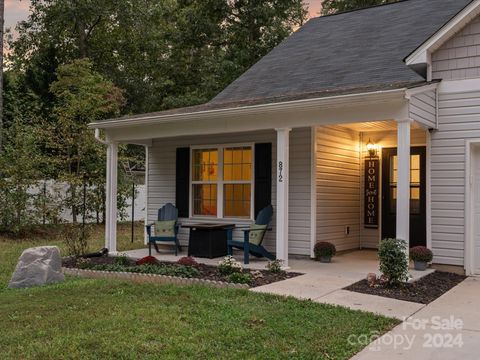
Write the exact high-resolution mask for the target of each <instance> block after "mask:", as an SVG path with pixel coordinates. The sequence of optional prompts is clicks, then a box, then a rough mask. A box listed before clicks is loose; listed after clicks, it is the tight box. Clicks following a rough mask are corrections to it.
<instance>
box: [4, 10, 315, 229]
mask: <svg viewBox="0 0 480 360" xmlns="http://www.w3.org/2000/svg"><path fill="white" fill-rule="evenodd" d="M30 4H31V6H30V15H29V17H28V19H27V20H26V21H23V22H21V23H20V24H19V25H18V26H17V28H16V30H17V34H18V36H16V37H15V38H14V37H9V39H8V47H9V55H8V64H9V67H8V71H7V72H6V74H5V81H4V84H5V86H4V89H3V95H4V97H5V111H4V125H5V126H4V128H5V131H6V134H5V135H6V136H5V153H4V154H1V155H0V156H1V159H0V164H1V165H2V167H0V181H1V182H2V183H1V184H0V185H2V189H6V190H5V191H4V192H3V195H5V194H7V195H8V194H10V195H12V196H10V195H9V196H6V195H5V196H3V195H1V196H3V197H1V196H0V202H1V203H0V206H3V209H0V211H1V213H0V217H1V218H2V219H7V218H8V219H10V220H8V223H9V224H12V222H14V221H15V219H17V220H18V218H20V217H22V218H23V219H25V222H28V221H29V220H28V217H27V216H26V215H28V214H34V212H30V213H29V212H28V211H30V210H31V209H32V206H33V207H34V208H35V207H36V208H40V209H43V210H42V211H43V215H42V217H43V218H45V214H46V213H47V212H48V213H49V214H50V213H51V211H50V210H48V208H49V204H54V203H55V201H56V200H55V201H53V200H52V201H51V199H50V198H48V196H47V194H46V193H45V194H44V195H43V198H41V197H40V195H41V194H40V195H38V194H37V195H38V196H34V197H33V198H32V197H31V196H30V195H29V194H28V188H29V187H31V186H33V185H35V184H37V185H38V184H39V183H41V184H43V183H45V181H46V180H49V179H51V180H53V181H57V182H59V181H60V182H66V183H68V184H69V192H68V194H67V195H66V197H65V198H64V199H61V200H62V202H63V206H66V207H68V208H70V209H71V210H72V213H73V216H74V219H75V218H76V217H77V214H78V215H79V214H80V212H81V210H82V209H81V208H80V206H81V205H80V204H81V202H82V201H83V199H82V198H83V194H82V192H83V189H84V185H86V186H87V188H88V189H89V192H88V194H87V203H88V210H89V211H92V210H93V211H96V212H97V214H98V213H99V212H101V211H102V207H103V204H104V203H105V201H104V200H105V199H104V196H105V194H104V186H105V149H104V148H103V147H102V146H101V145H100V144H98V143H96V142H95V140H94V137H93V134H92V131H91V130H89V129H88V128H87V124H88V123H89V122H91V121H96V120H100V119H105V118H108V117H116V116H119V115H123V114H132V113H143V112H150V111H158V110H164V109H169V108H172V107H181V106H188V105H194V104H198V103H203V102H206V101H208V100H210V99H211V98H212V97H213V96H215V95H216V94H217V93H218V92H220V91H221V90H222V89H223V88H224V87H225V86H226V85H228V84H229V83H230V82H231V81H232V80H234V79H235V78H236V77H238V76H239V75H240V74H241V73H243V72H244V71H245V70H246V69H247V68H249V67H250V66H251V65H253V64H254V63H255V62H256V61H258V60H259V59H260V58H261V57H262V56H263V55H265V54H266V53H267V52H269V51H270V50H271V49H272V48H273V47H274V46H276V45H277V44H278V43H279V42H281V41H282V40H283V39H284V38H285V37H287V36H288V35H289V34H290V33H291V32H292V31H293V29H294V28H296V27H298V26H299V25H301V24H302V23H303V21H304V20H305V17H306V13H307V12H306V9H305V8H304V6H303V1H302V0H262V1H260V0H162V1H158V0H122V1H117V0H102V1H97V0H31V1H30ZM142 151H143V149H141V150H140V151H138V149H137V150H135V148H132V147H122V148H121V151H120V157H121V160H123V159H131V158H133V157H135V158H136V159H135V160H136V161H137V162H138V161H141V156H139V154H140V152H142ZM16 154H18V158H17V159H16V157H17V155H16ZM139 159H140V160H139ZM119 177H120V179H119V182H120V184H119V193H120V197H119V210H120V211H121V210H122V207H124V206H125V205H126V202H125V199H126V193H127V192H129V191H130V183H131V182H130V180H128V179H126V177H125V172H122V171H120V172H119ZM7 189H8V191H7ZM16 196H17V197H18V198H17V199H14V198H15V197H16ZM12 199H13V200H12ZM36 202H37V203H38V202H40V204H41V205H40V206H38V204H36ZM7 208H8V209H12V211H10V214H11V216H7V217H5V216H4V209H7ZM47 210H48V211H47ZM102 217H103V216H102ZM30 220H31V221H33V219H30ZM36 221H38V219H37V220H36ZM8 226H10V225H6V227H8Z"/></svg>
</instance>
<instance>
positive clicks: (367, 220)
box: [364, 158, 380, 229]
mask: <svg viewBox="0 0 480 360" xmlns="http://www.w3.org/2000/svg"><path fill="white" fill-rule="evenodd" d="M379 168H380V161H379V160H378V158H369V159H366V160H365V201H364V204H365V205H364V207H365V208H364V214H365V216H364V226H365V227H366V228H374V229H376V228H378V210H379V209H378V195H379V184H378V183H379V181H378V180H379V179H378V178H379Z"/></svg>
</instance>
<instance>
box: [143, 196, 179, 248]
mask: <svg viewBox="0 0 480 360" xmlns="http://www.w3.org/2000/svg"><path fill="white" fill-rule="evenodd" d="M158 221H174V223H173V225H172V226H173V229H171V230H172V231H171V233H173V234H174V235H173V236H159V235H158V233H157V234H155V233H153V234H152V227H153V228H154V230H155V223H153V224H149V225H147V226H146V227H147V236H148V255H149V256H151V255H152V244H153V246H154V247H155V250H156V251H157V253H159V252H160V251H159V249H158V246H157V242H159V243H173V244H174V246H175V256H176V255H178V251H182V249H181V247H180V243H179V242H178V237H177V235H178V230H179V229H180V224H179V223H178V209H177V208H176V207H175V206H174V205H172V204H171V203H168V204H165V205H164V206H163V207H162V208H160V209H159V210H158Z"/></svg>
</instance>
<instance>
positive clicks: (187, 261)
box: [177, 256, 198, 266]
mask: <svg viewBox="0 0 480 360" xmlns="http://www.w3.org/2000/svg"><path fill="white" fill-rule="evenodd" d="M177 264H179V265H185V266H198V262H197V261H196V260H195V259H194V258H193V257H191V256H184V257H182V258H180V259H178V261H177Z"/></svg>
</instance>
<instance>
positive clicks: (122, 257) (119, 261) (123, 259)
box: [113, 254, 130, 266]
mask: <svg viewBox="0 0 480 360" xmlns="http://www.w3.org/2000/svg"><path fill="white" fill-rule="evenodd" d="M113 263H114V264H116V265H122V266H128V265H130V260H129V259H128V257H127V254H119V255H118V256H115V257H114V258H113Z"/></svg>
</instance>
